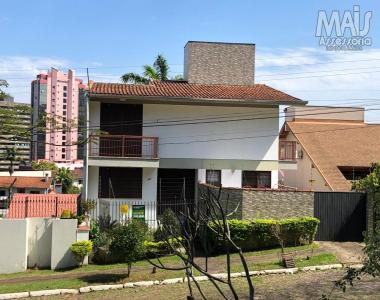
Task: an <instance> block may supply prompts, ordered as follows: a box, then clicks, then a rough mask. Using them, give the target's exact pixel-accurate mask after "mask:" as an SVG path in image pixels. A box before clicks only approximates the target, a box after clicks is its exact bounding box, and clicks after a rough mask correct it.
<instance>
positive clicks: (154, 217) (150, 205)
mask: <svg viewBox="0 0 380 300" xmlns="http://www.w3.org/2000/svg"><path fill="white" fill-rule="evenodd" d="M95 202H96V205H95V208H94V209H93V210H92V211H91V212H90V216H91V218H92V219H97V218H99V217H100V216H103V217H106V216H109V217H110V219H111V220H112V221H119V222H121V223H123V222H125V221H127V220H133V219H140V220H143V221H144V222H145V223H146V224H148V226H149V227H151V228H156V227H157V224H158V220H160V218H161V216H162V215H163V214H164V212H165V211H166V210H167V209H170V210H172V211H173V212H174V213H175V214H176V215H178V216H181V215H182V214H186V213H192V211H193V208H194V203H192V202H190V203H185V202H183V201H179V202H176V203H159V204H158V203H157V202H156V201H143V200H139V199H136V200H133V199H105V198H100V199H95Z"/></svg>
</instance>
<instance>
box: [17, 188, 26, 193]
mask: <svg viewBox="0 0 380 300" xmlns="http://www.w3.org/2000/svg"><path fill="white" fill-rule="evenodd" d="M17 193H21V194H25V189H23V188H21V189H17Z"/></svg>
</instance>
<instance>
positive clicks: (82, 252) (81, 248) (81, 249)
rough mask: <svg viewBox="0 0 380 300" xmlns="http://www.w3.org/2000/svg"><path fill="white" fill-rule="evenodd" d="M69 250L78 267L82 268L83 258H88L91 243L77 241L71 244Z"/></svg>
mask: <svg viewBox="0 0 380 300" xmlns="http://www.w3.org/2000/svg"><path fill="white" fill-rule="evenodd" d="M70 250H71V252H72V253H73V255H74V257H75V259H76V260H77V261H78V263H79V266H82V265H83V262H84V259H85V257H86V256H88V255H89V254H90V253H91V251H92V242H91V241H79V242H76V243H73V244H72V245H71V247H70Z"/></svg>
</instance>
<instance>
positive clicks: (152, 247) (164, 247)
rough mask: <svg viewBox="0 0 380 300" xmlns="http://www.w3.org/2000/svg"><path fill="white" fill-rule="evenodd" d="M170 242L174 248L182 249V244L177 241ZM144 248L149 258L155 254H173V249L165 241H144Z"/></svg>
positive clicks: (170, 240)
mask: <svg viewBox="0 0 380 300" xmlns="http://www.w3.org/2000/svg"><path fill="white" fill-rule="evenodd" d="M168 242H169V243H170V245H171V246H172V247H173V248H179V247H181V244H180V243H179V242H178V241H177V240H176V239H169V240H168ZM144 247H145V251H146V253H147V255H148V256H151V255H153V254H172V249H171V247H170V246H169V245H168V244H167V243H166V242H164V241H158V242H152V241H144ZM153 257H154V255H153Z"/></svg>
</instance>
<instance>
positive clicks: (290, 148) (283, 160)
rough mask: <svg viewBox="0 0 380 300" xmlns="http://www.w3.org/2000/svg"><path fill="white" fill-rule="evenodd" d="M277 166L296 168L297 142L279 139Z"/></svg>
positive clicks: (288, 168)
mask: <svg viewBox="0 0 380 300" xmlns="http://www.w3.org/2000/svg"><path fill="white" fill-rule="evenodd" d="M278 160H279V168H280V169H285V170H286V169H287V170H296V169H297V143H296V142H295V141H280V143H279V153H278Z"/></svg>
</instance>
